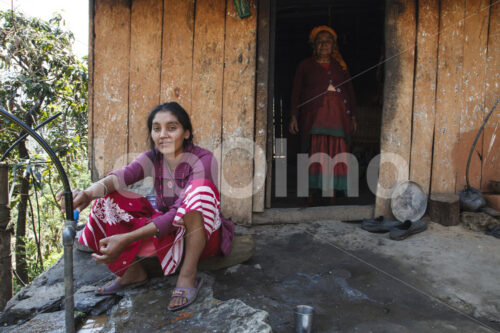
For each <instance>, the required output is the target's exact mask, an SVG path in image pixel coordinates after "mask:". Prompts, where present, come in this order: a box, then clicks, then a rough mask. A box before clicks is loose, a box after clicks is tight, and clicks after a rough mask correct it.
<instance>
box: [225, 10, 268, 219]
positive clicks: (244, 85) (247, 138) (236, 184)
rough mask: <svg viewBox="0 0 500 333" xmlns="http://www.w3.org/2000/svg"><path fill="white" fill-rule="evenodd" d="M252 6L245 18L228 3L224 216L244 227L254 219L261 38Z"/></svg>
mask: <svg viewBox="0 0 500 333" xmlns="http://www.w3.org/2000/svg"><path fill="white" fill-rule="evenodd" d="M249 7H250V10H251V15H250V16H249V17H247V18H245V19H241V18H240V17H239V16H238V13H237V11H236V7H235V5H234V2H231V1H228V3H227V8H226V39H225V46H224V63H225V66H224V87H223V102H222V106H223V108H222V110H223V111H222V112H223V113H222V119H223V124H222V161H221V162H222V163H221V165H222V174H221V178H220V182H219V183H220V190H221V192H222V209H223V211H224V214H225V215H226V216H228V217H231V218H232V219H233V220H234V221H237V222H239V223H242V224H250V223H251V219H252V194H253V174H254V173H253V171H254V168H253V164H254V161H253V157H254V120H255V117H254V115H255V56H256V36H257V14H256V12H257V10H256V4H255V1H254V0H250V1H249ZM261 172H262V173H263V172H264V170H261ZM262 180H264V179H263V178H262Z"/></svg>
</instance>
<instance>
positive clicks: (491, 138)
mask: <svg viewBox="0 0 500 333" xmlns="http://www.w3.org/2000/svg"><path fill="white" fill-rule="evenodd" d="M492 3H493V1H492ZM499 64H500V2H499V1H495V4H494V5H493V6H491V8H490V20H489V33H488V50H487V54H486V80H485V81H486V85H485V103H484V106H485V112H488V111H489V110H490V109H491V108H492V107H493V105H494V104H495V102H496V101H497V100H498V98H499V97H500V65H499ZM499 165H500V105H498V106H497V107H496V109H495V111H493V114H492V116H491V117H490V119H489V120H488V124H487V125H486V127H485V131H484V141H483V164H482V169H483V170H482V177H481V181H482V182H481V189H482V190H484V191H490V190H491V188H490V187H489V182H490V181H491V180H500V168H499V167H498V166H499Z"/></svg>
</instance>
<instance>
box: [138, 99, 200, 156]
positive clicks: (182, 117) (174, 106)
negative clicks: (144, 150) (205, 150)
mask: <svg viewBox="0 0 500 333" xmlns="http://www.w3.org/2000/svg"><path fill="white" fill-rule="evenodd" d="M165 111H168V112H170V113H172V114H173V115H174V116H175V117H176V118H177V120H178V121H179V123H180V124H181V125H182V127H183V128H184V130H185V131H186V130H189V138H187V139H184V142H183V143H182V144H183V147H184V149H185V148H186V147H187V146H188V145H190V144H191V143H192V142H193V125H191V119H189V115H188V114H187V112H186V110H184V108H183V107H182V106H180V105H179V104H178V103H176V102H168V103H163V104H160V105H157V106H156V107H155V108H154V109H153V110H151V112H150V113H149V116H148V138H149V146H150V148H151V151H152V152H153V154H154V155H156V153H155V143H154V141H153V139H152V138H151V131H152V130H153V119H154V118H155V116H156V114H157V113H158V112H165Z"/></svg>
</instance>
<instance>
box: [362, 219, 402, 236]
mask: <svg viewBox="0 0 500 333" xmlns="http://www.w3.org/2000/svg"><path fill="white" fill-rule="evenodd" d="M401 224H402V223H401V222H399V221H394V220H386V219H385V218H384V217H383V216H379V217H377V218H374V219H367V220H363V222H362V223H361V228H362V229H363V230H366V231H369V232H389V231H390V230H391V229H392V228H394V227H396V226H398V225H401Z"/></svg>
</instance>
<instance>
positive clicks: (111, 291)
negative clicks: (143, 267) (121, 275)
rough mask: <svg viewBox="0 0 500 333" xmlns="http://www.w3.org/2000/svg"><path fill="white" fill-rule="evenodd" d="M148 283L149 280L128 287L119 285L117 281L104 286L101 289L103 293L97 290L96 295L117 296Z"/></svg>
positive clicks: (127, 285)
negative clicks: (123, 291) (118, 293)
mask: <svg viewBox="0 0 500 333" xmlns="http://www.w3.org/2000/svg"><path fill="white" fill-rule="evenodd" d="M146 282H148V279H147V278H146V279H144V280H142V281H139V282H136V283H130V284H126V285H121V284H119V283H118V280H117V279H115V280H113V281H111V282H109V283H108V284H106V285H104V286H103V287H101V291H99V290H96V291H95V294H96V295H97V296H104V295H115V294H116V293H117V292H119V291H122V290H125V289H133V288H136V287H140V286H142V285H144V284H145V283H146Z"/></svg>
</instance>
